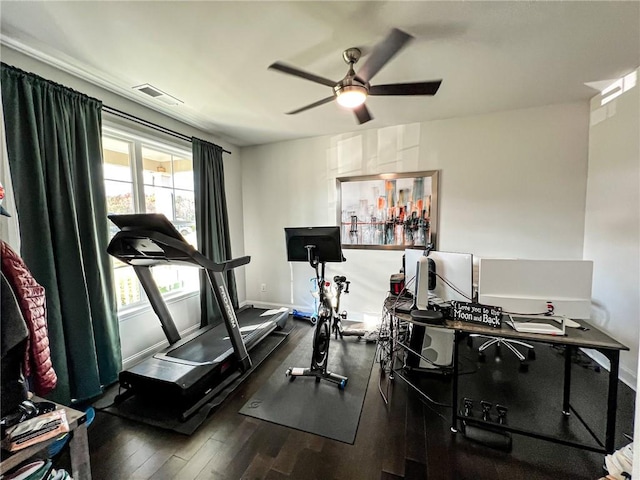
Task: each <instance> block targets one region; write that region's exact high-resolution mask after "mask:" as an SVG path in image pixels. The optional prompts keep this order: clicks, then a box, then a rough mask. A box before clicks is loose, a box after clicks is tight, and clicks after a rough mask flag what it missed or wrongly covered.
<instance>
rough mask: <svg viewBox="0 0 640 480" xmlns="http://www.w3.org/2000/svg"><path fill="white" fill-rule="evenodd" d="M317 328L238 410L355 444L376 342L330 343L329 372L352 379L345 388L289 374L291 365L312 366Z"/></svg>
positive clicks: (356, 339) (347, 338)
mask: <svg viewBox="0 0 640 480" xmlns="http://www.w3.org/2000/svg"><path fill="white" fill-rule="evenodd" d="M313 331H314V328H313V327H309V333H307V335H305V336H304V337H303V338H302V339H301V340H300V343H299V344H298V346H296V348H295V349H294V350H293V352H291V354H290V355H289V356H288V357H287V359H286V360H285V361H284V362H283V364H282V366H281V367H280V368H278V369H277V370H276V371H275V372H274V373H273V375H271V377H270V378H269V379H268V380H267V381H266V383H265V384H264V385H263V386H262V387H261V388H260V389H259V390H258V391H257V392H256V393H255V395H254V396H253V397H252V398H251V399H250V400H249V401H248V402H247V403H246V404H245V405H244V406H243V407H242V408H241V409H240V413H242V414H244V415H248V416H250V417H255V418H259V419H261V420H266V421H269V422H272V423H277V424H279V425H284V426H287V427H291V428H295V429H297V430H302V431H305V432H309V433H313V434H315V435H321V436H323V437H327V438H331V439H334V440H338V441H341V442H344V443H349V444H353V442H354V441H355V438H356V432H357V430H358V424H359V422H360V413H361V411H362V405H363V403H364V397H365V394H366V391H367V385H368V383H369V376H370V374H371V367H372V366H373V359H374V356H375V351H376V345H375V343H366V342H365V341H364V340H358V338H357V337H344V339H338V340H335V339H334V338H333V337H332V339H331V343H330V344H329V363H328V367H329V371H330V372H334V373H337V374H340V375H344V376H346V377H348V378H349V381H348V382H347V385H346V387H345V389H344V390H340V389H339V388H338V386H337V385H336V384H335V383H332V382H329V381H327V380H321V381H320V382H319V383H316V381H315V378H314V377H296V378H295V380H293V381H291V380H290V378H289V377H287V376H285V372H286V371H287V369H288V368H290V367H305V368H306V367H309V366H310V365H311V353H312V350H313V345H312V339H313Z"/></svg>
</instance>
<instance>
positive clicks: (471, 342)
mask: <svg viewBox="0 0 640 480" xmlns="http://www.w3.org/2000/svg"><path fill="white" fill-rule="evenodd" d="M467 347H469V348H473V337H472V336H468V337H467Z"/></svg>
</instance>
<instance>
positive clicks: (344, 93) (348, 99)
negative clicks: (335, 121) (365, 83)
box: [337, 85, 367, 108]
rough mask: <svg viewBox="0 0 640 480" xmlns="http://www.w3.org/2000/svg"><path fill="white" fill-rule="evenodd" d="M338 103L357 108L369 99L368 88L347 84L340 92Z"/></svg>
mask: <svg viewBox="0 0 640 480" xmlns="http://www.w3.org/2000/svg"><path fill="white" fill-rule="evenodd" d="M337 95H338V99H337V100H338V103H339V104H340V105H342V106H343V107H346V108H356V107H359V106H360V105H362V104H363V103H364V101H365V100H366V99H367V90H366V88H364V87H361V86H360V85H346V86H344V87H342V88H341V89H340V90H339V91H338V92H337Z"/></svg>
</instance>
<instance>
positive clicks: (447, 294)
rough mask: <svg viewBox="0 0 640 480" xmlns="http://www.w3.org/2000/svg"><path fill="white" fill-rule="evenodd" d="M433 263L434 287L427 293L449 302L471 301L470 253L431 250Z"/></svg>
mask: <svg viewBox="0 0 640 480" xmlns="http://www.w3.org/2000/svg"><path fill="white" fill-rule="evenodd" d="M429 258H430V259H432V260H433V261H434V263H435V271H436V281H435V288H433V289H430V290H429V293H430V294H432V295H434V296H436V297H438V298H441V299H442V300H444V301H447V302H450V301H453V300H456V301H459V302H471V301H472V298H473V255H472V254H470V253H455V252H438V251H432V252H431V253H430V254H429Z"/></svg>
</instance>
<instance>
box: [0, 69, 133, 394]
mask: <svg viewBox="0 0 640 480" xmlns="http://www.w3.org/2000/svg"><path fill="white" fill-rule="evenodd" d="M1 70H2V72H1V73H2V77H1V78H2V104H3V108H4V120H5V129H6V137H7V153H8V160H9V166H10V170H11V179H12V182H13V188H14V194H15V200H16V209H17V214H18V218H19V220H20V239H21V249H22V251H21V256H22V258H23V259H24V261H25V263H26V264H27V266H28V267H29V269H30V270H31V273H32V274H33V276H34V277H35V279H36V280H37V281H38V283H40V284H41V285H42V286H43V287H44V288H45V290H46V297H47V321H48V330H49V342H50V349H51V358H52V362H53V366H54V369H55V370H56V373H57V375H58V385H57V387H56V389H55V390H54V391H53V392H52V393H51V394H50V398H51V399H52V400H55V401H58V402H60V403H64V404H70V403H71V402H73V401H76V400H77V401H81V400H85V399H88V398H91V397H94V396H96V395H99V394H100V393H102V390H103V387H104V386H106V385H109V384H111V383H114V382H115V381H116V380H117V375H118V372H119V371H120V367H121V365H122V356H121V351H120V338H119V330H118V319H117V314H116V303H115V293H114V291H113V282H112V271H111V266H110V261H109V258H108V256H107V253H106V248H107V240H108V231H107V222H106V215H107V209H106V197H105V190H104V179H103V170H102V146H101V131H102V116H101V109H102V104H101V103H100V101H98V100H95V99H93V98H90V97H87V96H86V95H83V94H81V93H78V92H76V91H73V90H71V89H68V88H66V87H63V86H62V85H58V84H55V83H53V82H50V81H48V80H45V79H44V78H41V77H39V76H37V75H34V74H31V73H27V72H23V71H21V70H18V69H16V68H14V67H11V66H9V65H6V64H4V63H3V64H2V65H1Z"/></svg>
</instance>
